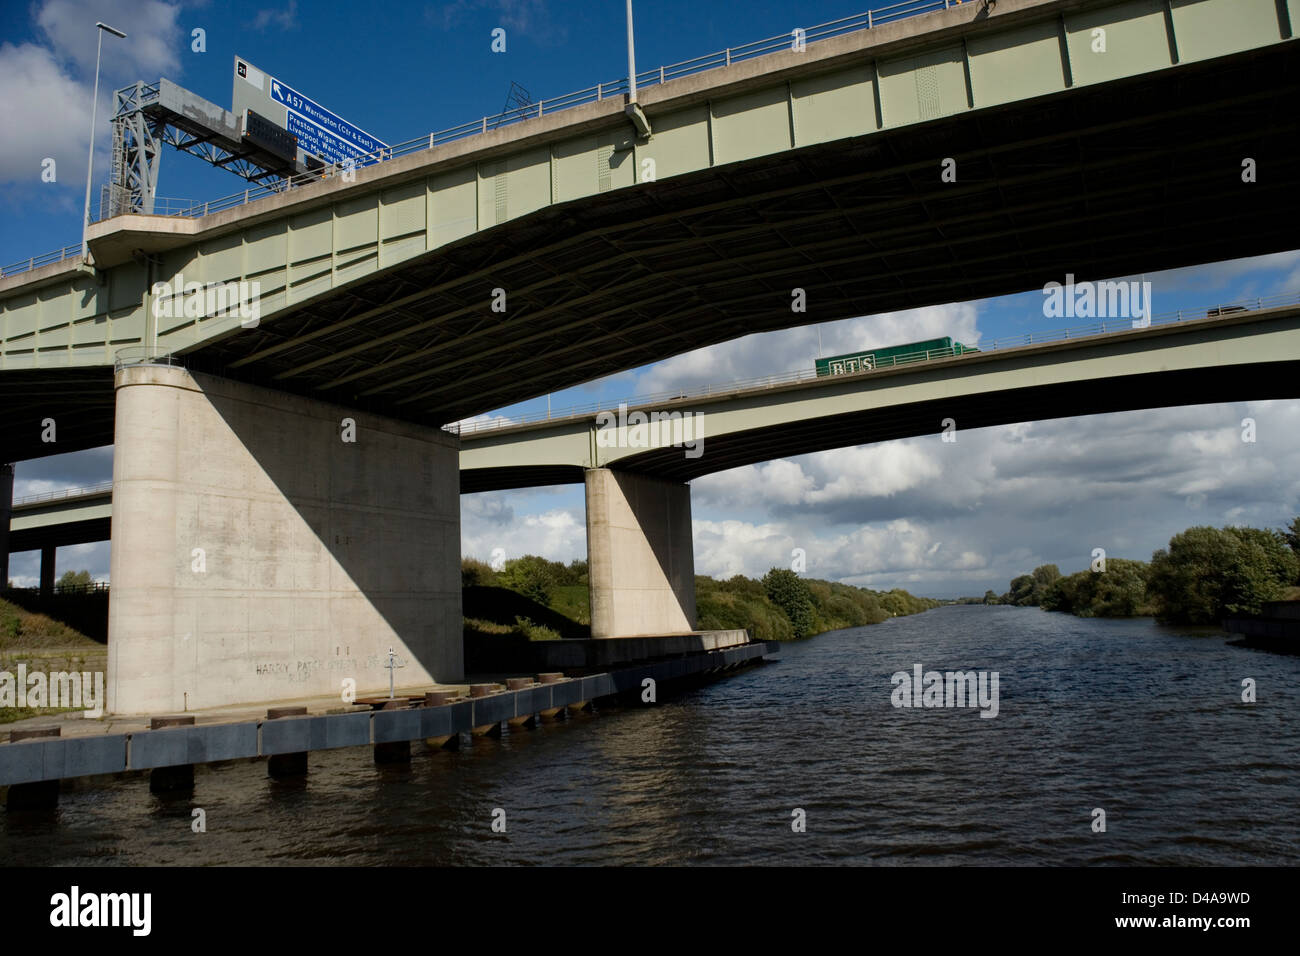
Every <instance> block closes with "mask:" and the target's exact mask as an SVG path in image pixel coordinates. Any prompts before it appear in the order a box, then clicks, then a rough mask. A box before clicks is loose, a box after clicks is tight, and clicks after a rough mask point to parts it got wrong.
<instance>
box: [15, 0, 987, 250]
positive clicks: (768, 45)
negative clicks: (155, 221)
mask: <svg viewBox="0 0 1300 956" xmlns="http://www.w3.org/2000/svg"><path fill="white" fill-rule="evenodd" d="M961 2H962V0H902V2H899V3H891V4H888V5H886V6H883V7H875V8H873V9H871V10H868V11H866V12H865V13H859V14H855V15H854V16H850V17H843V18H841V19H839V20H831V21H829V22H828V23H820V24H817V25H816V26H811V27H806V28H804V27H800V28H797V29H799V30H802V33H803V35H802V37H798V38H796V35H795V30H791V32H790V33H782V34H778V35H777V36H774V37H767V38H766V39H763V40H754V41H752V42H750V43H745V44H742V45H741V46H736V47H727V48H726V49H725V50H718V51H717V52H715V53H709V54H706V55H704V56H697V57H694V58H693V59H690V60H683V61H682V62H680V63H672V64H665V65H664V66H659V67H655V68H653V69H649V70H645V71H644V72H639V73H637V77H636V85H637V89H638V90H641V89H644V88H646V87H650V86H659V85H662V84H664V83H668V82H671V81H672V80H675V79H680V78H681V77H684V76H691V75H693V74H696V73H703V72H706V71H708V70H715V69H718V68H720V67H728V66H731V65H732V64H733V63H739V62H740V61H742V60H750V59H753V58H755V57H759V56H766V55H767V54H769V53H778V52H781V51H784V50H792V49H794V48H795V44H796V43H797V42H801V43H802V44H804V45H805V46H806V45H807V44H809V43H816V42H817V41H819V40H828V39H830V38H832V37H837V36H843V35H844V34H847V33H856V32H858V31H859V30H870V29H872V28H873V27H876V26H879V25H881V24H885V23H892V22H894V21H897V20H904V19H907V18H908V17H913V16H917V15H919V14H922V13H933V12H935V11H938V10H946V9H948V8H949V7H954V6H958V5H960V4H961ZM966 2H972V0H966ZM627 92H628V81H627V78H626V77H624V78H623V79H620V80H613V81H611V82H609V83H597V84H596V85H595V86H589V87H587V88H586V89H585V90H576V91H574V92H572V93H565V94H563V95H561V96H554V97H551V98H550V99H543V100H540V101H538V102H536V103H530V104H529V105H528V106H525V107H519V108H516V109H512V110H507V111H506V112H504V113H497V114H495V115H493V116H484V117H481V118H480V119H476V120H471V121H470V122H467V123H461V124H460V125H458V126H453V127H451V128H449V129H444V130H436V131H434V132H432V133H429V134H427V135H425V136H420V137H417V138H415V139H411V140H407V141H406V142H404V143H398V144H397V145H395V146H389V147H386V148H384V149H381V150H377V151H375V152H373V153H366V154H363V155H361V156H358V157H357V158H356V159H355V160H354V164H355V168H360V167H363V166H368V165H373V164H376V163H382V162H387V161H388V160H390V159H393V158H394V157H397V156H405V155H407V154H408V153H415V152H419V151H420V150H427V149H434V148H435V147H437V146H442V145H446V144H447V143H453V142H456V141H457V140H461V139H465V138H467V137H470V136H477V135H479V134H481V133H488V132H491V131H493V130H497V129H500V128H501V127H503V126H511V125H514V124H515V123H523V122H526V121H528V120H532V119H540V118H541V117H543V116H546V115H548V114H551V113H558V112H560V111H562V110H567V109H572V108H573V107H575V106H583V105H586V104H587V103H596V102H599V101H601V100H606V99H610V98H612V97H619V96H624V95H626V94H627ZM345 171H346V167H345V164H343V163H335V164H333V165H332V166H326V167H325V168H324V169H323V170H313V171H311V172H306V173H299V174H297V175H295V176H292V177H290V178H288V179H282V180H279V181H278V182H275V183H270V184H265V185H253V186H250V187H249V188H248V189H245V190H244V191H243V192H238V193H232V194H231V195H229V196H222V197H221V198H219V199H212V200H207V201H204V202H198V201H190V200H183V199H157V198H155V199H154V212H153V215H155V216H180V217H184V218H190V219H194V218H198V217H201V216H206V215H208V214H209V213H213V212H220V211H221V210H223V209H232V208H234V207H236V206H242V205H244V204H246V203H250V202H253V201H255V200H258V199H264V198H266V197H268V196H275V195H280V194H281V193H284V192H286V191H288V190H292V189H296V188H299V187H301V186H305V185H308V184H310V183H315V182H319V181H320V180H322V179H330V178H333V177H335V176H340V175H342V174H343V173H344V172H345ZM103 218H104V209H103V199H102V196H101V202H100V210H99V219H97V220H96V221H99V220H102V219H103ZM69 249H70V250H72V252H73V253H74V254H75V253H79V252H80V251H81V244H80V243H77V244H76V245H74V246H65V247H64V249H62V250H59V251H57V252H52V253H46V254H45V255H43V256H33V257H32V258H30V259H27V260H26V261H25V262H20V263H16V264H14V265H12V266H5V267H4V268H3V269H0V276H7V275H14V274H17V273H19V272H27V271H30V270H31V269H34V268H36V266H38V265H45V264H46V263H49V262H60V261H62V260H63V259H65V258H70V255H68V254H67V251H68V250H69Z"/></svg>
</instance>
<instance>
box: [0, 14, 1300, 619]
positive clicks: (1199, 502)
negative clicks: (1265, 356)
mask: <svg viewBox="0 0 1300 956" xmlns="http://www.w3.org/2000/svg"><path fill="white" fill-rule="evenodd" d="M867 5H869V4H866V3H864V2H859V3H848V4H846V3H843V2H835V0H805V2H800V3H798V4H795V3H791V2H777V0H754V2H747V3H739V2H713V3H707V4H703V3H696V2H684V0H661V2H650V0H640V2H638V3H637V4H636V11H637V22H636V32H637V67H638V69H639V70H647V69H650V68H653V67H656V66H658V65H660V64H664V63H674V62H679V61H682V60H687V59H690V58H692V57H696V56H700V55H703V54H707V53H711V52H714V51H716V50H719V49H722V48H723V47H726V46H737V45H740V44H743V43H746V42H749V41H753V40H759V39H763V38H765V37H769V36H774V35H777V34H784V33H788V32H789V31H790V30H791V29H792V28H794V27H796V26H802V27H809V26H812V25H814V24H817V23H822V22H826V21H830V20H834V19H837V18H840V17H846V16H850V15H853V14H856V13H859V12H861V10H862V9H864V8H865V6H867ZM3 13H4V17H5V21H4V22H5V23H6V27H7V32H6V34H5V36H4V39H3V40H2V41H0V89H3V90H4V91H5V95H4V97H0V128H3V129H6V130H29V131H31V134H30V135H25V136H6V137H5V138H4V139H3V140H2V141H0V222H2V223H3V228H2V229H0V264H9V263H13V262H17V261H19V260H21V259H24V258H26V257H27V256H30V255H37V254H41V253H44V252H49V251H51V250H54V249H57V248H59V247H60V246H63V245H65V244H67V243H74V242H78V241H79V240H80V216H81V208H82V202H83V195H84V188H85V162H86V148H87V134H88V129H89V119H90V116H89V102H90V84H91V82H92V81H93V70H94V56H95V30H94V23H95V21H96V20H103V21H105V22H107V23H110V24H113V25H114V26H116V27H119V28H120V29H122V30H125V31H126V32H127V33H128V34H129V36H128V39H127V40H125V41H121V40H116V39H113V38H106V39H105V50H104V68H103V80H102V81H101V96H100V102H99V112H98V123H97V129H96V136H97V139H96V143H97V149H98V152H97V155H96V165H95V169H96V177H95V183H96V191H95V195H96V196H97V195H98V185H99V183H101V182H103V181H104V179H105V176H106V172H107V162H106V152H105V151H106V149H107V146H108V136H109V127H108V119H107V117H108V109H109V106H110V104H111V90H112V89H113V88H116V87H120V86H123V85H126V84H127V83H131V82H134V81H136V80H156V79H157V78H158V77H160V76H166V77H168V78H169V79H172V80H174V81H176V82H177V83H179V84H181V85H182V86H184V87H186V88H188V89H191V90H193V91H194V92H196V93H198V94H200V95H202V96H204V97H206V98H207V99H209V100H212V101H213V102H215V103H217V104H219V105H222V106H226V107H228V106H229V105H230V100H231V88H232V82H233V76H232V73H233V60H234V57H235V55H236V54H238V55H240V56H242V57H244V58H246V59H248V60H249V61H250V62H252V63H253V64H255V65H256V66H258V67H259V68H261V69H263V70H265V71H267V72H270V73H271V74H273V75H275V76H276V77H278V78H280V79H282V80H284V81H285V82H286V83H289V84H291V85H292V86H294V87H296V88H297V89H298V90H300V91H301V92H302V93H304V94H306V95H308V96H310V97H312V98H313V99H315V100H316V101H317V102H319V103H320V104H322V105H323V106H325V107H327V108H329V109H331V110H333V111H334V112H336V113H338V114H340V115H341V116H343V117H344V118H345V119H347V120H349V121H350V122H352V123H354V124H355V125H357V126H360V127H362V128H364V129H365V130H367V131H368V132H370V133H372V134H374V135H376V136H379V137H380V138H381V139H384V140H386V141H387V142H389V143H390V144H392V143H399V142H402V141H405V140H409V139H413V138H416V137H423V136H427V135H428V133H429V132H430V131H432V130H441V129H446V128H449V127H452V126H455V125H458V124H460V123H463V122H467V121H470V120H473V119H475V118H477V117H480V116H482V115H484V114H494V113H496V112H498V111H500V110H501V109H502V106H503V104H504V102H505V99H506V95H507V92H508V90H509V87H510V83H511V81H512V80H513V81H516V82H519V83H521V84H522V85H523V86H524V87H526V88H527V89H528V90H529V92H530V93H531V94H532V96H533V98H534V99H539V98H549V97H553V96H557V95H561V94H564V93H568V92H572V91H575V90H579V89H583V88H586V87H590V86H592V85H594V84H595V83H596V82H598V81H600V82H608V81H613V80H617V79H619V78H621V77H623V76H624V75H625V74H626V48H625V34H624V4H623V2H622V0H603V2H600V3H581V4H579V3H556V2H548V0H456V2H452V3H400V2H394V3H372V4H356V3H342V2H308V0H301V2H287V3H268V2H267V0H261V2H247V3H246V2H234V3H226V4H218V3H212V2H208V3H169V2H164V0H104V2H91V0H38V2H35V3H31V4H19V3H8V2H6V3H4V10H3ZM496 27H502V28H504V29H505V30H506V47H507V49H506V52H505V53H504V54H498V53H493V52H492V51H491V49H490V45H491V40H492V37H491V31H492V30H493V29H494V28H496ZM196 28H198V29H202V30H204V31H205V37H204V40H205V44H206V52H202V53H198V52H194V51H193V50H192V44H193V38H192V31H193V30H194V29H196ZM47 157H48V158H53V159H54V160H55V161H56V164H57V165H56V169H57V180H56V182H54V183H45V182H42V181H41V163H42V160H43V159H45V158H47ZM243 188H244V183H243V182H242V181H241V180H239V179H238V178H237V177H235V176H234V175H233V174H231V173H228V172H225V171H221V170H217V169H213V168H211V167H208V166H206V165H205V164H203V163H202V162H200V161H199V160H197V159H195V158H193V157H189V156H185V155H181V154H179V153H176V152H174V151H169V152H166V153H165V154H164V156H163V160H162V167H161V175H160V182H159V188H158V194H159V195H160V196H163V197H174V198H183V199H188V200H194V199H198V200H204V199H216V198H219V197H222V196H226V195H229V194H232V193H235V192H238V191H242V189H243ZM1057 278H1058V280H1061V281H1063V280H1064V278H1065V277H1064V276H1061V277H1057ZM1134 278H1141V277H1134ZM1145 278H1146V279H1147V280H1149V281H1151V282H1152V297H1153V311H1154V312H1156V313H1163V312H1170V311H1174V310H1178V309H1184V310H1188V311H1189V312H1193V313H1194V312H1196V311H1198V310H1199V311H1200V312H1201V314H1203V312H1204V309H1205V307H1206V306H1207V305H1208V304H1213V303H1215V302H1219V301H1232V300H1237V299H1240V298H1244V297H1254V296H1269V295H1277V294H1283V293H1290V294H1296V293H1300V255H1297V254H1296V253H1282V254H1279V255H1275V256H1269V257H1265V258H1263V259H1259V260H1253V261H1248V262H1245V261H1238V262H1232V263H1220V264H1214V265H1208V266H1203V267H1197V268H1191V269H1182V270H1177V271H1174V272H1168V273H1160V274H1152V275H1148V276H1146V277H1145ZM1076 324H1084V323H1083V322H1082V321H1081V320H1065V321H1062V320H1058V319H1051V318H1047V317H1045V315H1044V309H1043V294H1042V292H1041V291H1040V290H1033V291H1029V292H1025V293H1023V294H1020V295H1015V296H1007V297H1003V298H999V299H993V300H986V301H981V302H974V303H951V304H948V305H942V306H935V307H931V308H926V309H920V310H915V311H913V312H907V313H897V314H891V315H885V316H874V317H862V318H857V319H849V320H845V321H842V322H836V323H827V324H825V325H823V326H821V327H820V329H818V328H812V327H810V328H805V329H795V330H788V331H785V332H776V333H769V334H766V335H756V336H750V337H747V338H744V339H740V340H736V341H733V342H730V343H723V344H721V345H718V346H714V347H712V348H710V349H703V350H700V351H699V352H695V353H689V354H687V355H683V356H677V357H675V358H673V359H670V360H668V361H666V362H661V363H657V364H656V365H653V366H649V367H646V368H642V369H635V370H630V371H628V372H626V373H623V374H621V375H617V376H613V377H611V378H608V379H604V380H601V381H598V382H594V383H588V384H587V385H584V386H580V387H577V388H574V389H570V390H568V391H567V392H565V393H561V394H557V395H554V396H552V397H551V404H552V407H553V408H554V409H556V410H559V409H561V408H563V407H566V406H568V405H574V404H586V403H590V402H593V401H597V400H600V401H605V402H608V401H616V400H617V399H619V398H621V397H628V396H635V395H638V394H646V393H651V392H656V391H660V390H663V389H667V388H676V387H689V386H692V385H701V384H707V383H717V382H726V381H733V380H738V379H743V378H751V377H754V376H759V375H764V374H769V373H779V372H785V371H790V370H793V369H796V368H807V367H811V364H812V360H813V358H814V357H815V355H816V354H818V349H819V344H818V343H819V334H820V349H821V353H822V354H831V353H835V352H845V351H849V350H851V349H855V348H859V347H862V346H868V345H889V344H895V343H899V342H905V341H914V340H917V339H921V338H927V337H931V336H937V335H952V336H953V337H955V338H958V339H960V340H962V341H966V342H987V341H989V340H990V339H994V338H998V337H1003V336H1009V335H1018V334H1023V333H1025V332H1032V331H1043V330H1048V329H1054V328H1060V327H1062V326H1066V325H1076ZM545 408H546V399H545V398H539V399H536V400H534V401H532V402H529V403H525V404H524V405H523V406H520V407H517V408H513V409H507V410H504V413H505V414H515V413H517V412H520V411H529V412H531V411H538V410H544V409H545ZM1247 415H1251V416H1253V417H1257V418H1258V419H1259V421H1260V439H1259V444H1258V445H1255V446H1250V447H1243V446H1242V443H1241V442H1240V440H1239V439H1238V438H1237V437H1236V436H1237V431H1238V430H1239V423H1240V420H1241V419H1242V418H1243V417H1245V416H1247ZM936 442H937V438H935V439H912V440H909V441H906V442H895V443H888V444H885V445H877V446H864V447H861V448H849V449H841V450H838V451H834V452H827V453H822V454H820V455H811V456H804V457H803V458H799V459H791V460H788V461H780V462H772V463H768V464H765V465H758V466H752V467H749V468H742V469H736V470H734V471H732V472H726V473H723V474H720V475H715V476H710V477H708V478H705V479H701V480H700V481H697V482H696V483H694V485H693V489H694V493H693V505H694V517H695V522H696V528H695V532H696V540H695V546H696V562H697V570H698V571H699V572H700V573H707V574H720V575H726V574H731V573H736V572H744V573H748V574H762V573H763V571H765V570H766V568H767V567H770V566H771V565H773V564H788V563H789V553H790V551H791V549H792V548H794V547H803V548H804V549H805V550H806V551H807V552H808V559H809V573H810V574H814V575H817V576H823V577H831V578H836V579H842V580H848V581H851V582H853V583H859V584H865V585H868V586H871V587H891V586H904V587H908V588H910V589H912V590H915V591H918V592H920V593H929V594H935V595H940V596H947V595H956V594H962V593H982V592H983V591H984V590H985V588H986V587H992V588H994V589H996V590H998V591H1002V590H1005V588H1006V582H1007V580H1008V578H1009V576H1011V575H1012V574H1015V573H1020V572H1021V571H1024V570H1028V569H1030V568H1032V567H1033V566H1034V565H1035V564H1037V563H1041V562H1043V561H1054V562H1058V563H1060V564H1061V566H1062V569H1063V570H1075V569H1078V568H1081V567H1084V566H1086V564H1087V556H1088V555H1089V553H1090V551H1091V548H1092V547H1093V546H1098V545H1099V544H1104V545H1108V553H1111V554H1114V555H1117V556H1125V557H1138V558H1144V559H1145V558H1149V556H1150V553H1151V551H1152V550H1153V549H1154V548H1156V547H1160V546H1162V545H1163V544H1165V542H1167V540H1168V537H1169V536H1170V535H1171V534H1172V533H1174V532H1176V531H1179V530H1181V529H1182V528H1184V527H1187V526H1188V525H1192V524H1227V523H1254V524H1259V525H1264V526H1276V525H1280V524H1282V523H1284V522H1285V521H1287V520H1289V518H1290V516H1291V515H1293V514H1295V513H1296V512H1297V511H1300V478H1298V477H1297V476H1300V403H1289V402H1279V403H1256V404H1254V405H1250V406H1246V405H1240V406H1226V405H1225V406H1197V407H1193V408H1188V409H1175V410H1169V411H1150V412H1134V413H1128V414H1123V415H1111V416H1096V417H1091V418H1087V419H1076V420H1069V421H1064V422H1046V423H1037V424H1031V425H1024V426H1007V427H1006V428H997V429H983V430H980V431H978V432H970V433H968V434H966V435H964V436H962V438H961V440H960V441H959V442H957V443H956V444H955V445H945V446H942V447H938V446H937V445H936V444H935V443H936ZM1252 456H1253V457H1252ZM111 461H112V458H111V450H99V451H96V452H89V453H84V454H81V455H72V456H58V457H55V458H50V459H41V460H38V461H32V462H23V463H20V464H19V466H18V471H17V479H18V480H17V487H16V488H15V494H16V495H17V496H22V495H24V494H33V493H38V492H41V491H45V490H50V489H53V488H57V487H64V486H69V485H80V484H92V483H95V482H98V481H101V480H105V479H107V478H110V477H111ZM1066 462H1068V463H1069V465H1068V467H1063V464H1062V463H1066ZM955 501H956V502H960V503H962V504H961V506H960V507H955V506H954V502H955ZM462 520H463V528H462V539H463V550H464V552H465V553H466V554H476V555H478V556H480V557H486V556H488V555H489V554H491V552H492V550H493V548H494V547H497V546H504V547H506V548H507V551H508V553H510V554H517V553H524V552H527V551H532V552H534V553H542V554H546V555H547V556H548V557H552V558H556V559H560V560H569V559H571V558H573V557H579V556H582V555H583V554H585V531H584V525H583V502H582V492H581V489H580V488H578V487H572V488H560V489H537V490H530V491H517V492H501V493H492V494H485V495H472V496H466V497H465V498H464V499H463V507H462ZM59 560H60V565H61V567H64V568H65V567H78V568H79V567H88V568H89V569H90V570H91V571H92V572H93V573H94V574H95V575H96V576H97V577H99V578H104V577H106V575H107V571H108V546H107V544H100V545H91V546H85V547H78V548H68V549H63V551H62V552H61V553H60V557H59ZM36 574H37V567H36V556H35V555H32V554H27V555H15V557H14V559H13V561H12V562H11V576H12V577H13V578H15V580H16V581H18V582H19V583H24V582H32V581H33V580H34V579H35V577H36Z"/></svg>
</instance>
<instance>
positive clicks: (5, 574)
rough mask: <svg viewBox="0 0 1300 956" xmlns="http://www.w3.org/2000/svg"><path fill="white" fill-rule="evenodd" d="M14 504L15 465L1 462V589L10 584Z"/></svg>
mask: <svg viewBox="0 0 1300 956" xmlns="http://www.w3.org/2000/svg"><path fill="white" fill-rule="evenodd" d="M13 504H14V466H13V465H10V464H6V463H5V462H0V590H4V589H5V588H6V587H8V586H9V520H10V511H11V509H12V508H13Z"/></svg>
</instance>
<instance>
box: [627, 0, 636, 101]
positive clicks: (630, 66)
mask: <svg viewBox="0 0 1300 956" xmlns="http://www.w3.org/2000/svg"><path fill="white" fill-rule="evenodd" d="M627 101H628V102H629V103H635V102H636V44H635V43H634V42H633V41H632V0H627Z"/></svg>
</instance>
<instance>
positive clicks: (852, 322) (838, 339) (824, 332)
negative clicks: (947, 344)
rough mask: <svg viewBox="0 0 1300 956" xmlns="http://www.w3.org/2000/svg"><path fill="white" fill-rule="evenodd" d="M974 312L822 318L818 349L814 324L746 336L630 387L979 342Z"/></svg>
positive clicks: (686, 356)
mask: <svg viewBox="0 0 1300 956" xmlns="http://www.w3.org/2000/svg"><path fill="white" fill-rule="evenodd" d="M976 315H977V310H976V307H975V306H974V305H972V304H965V303H959V304H952V305H936V306H928V307H926V308H924V309H910V310H908V311H906V312H885V313H881V314H880V315H871V316H863V317H860V318H855V319H843V320H841V321H839V322H825V323H822V325H821V326H820V343H821V344H820V347H819V345H818V342H819V338H818V326H802V327H800V328H797V329H784V330H781V331H779V332H763V333H758V334H755V335H747V336H745V337H744V338H740V339H732V340H731V341H729V342H720V343H719V344H717V345H710V346H708V347H707V348H702V349H696V350H695V351H692V352H685V353H683V354H681V355H675V356H673V357H672V358H670V359H667V360H665V361H663V362H659V363H658V364H656V365H653V366H651V367H650V368H648V369H646V370H644V371H643V372H641V373H640V374H639V375H638V376H637V378H636V381H635V383H634V384H633V386H632V387H633V388H634V389H635V391H636V394H637V395H653V394H656V393H658V392H668V391H674V390H677V389H684V388H692V387H696V386H700V385H717V384H726V383H729V382H740V381H745V380H748V379H753V378H761V377H763V376H766V375H779V374H781V373H784V372H792V371H800V370H803V371H811V370H812V368H813V361H814V359H816V358H817V357H818V356H819V355H836V354H839V353H842V352H849V351H853V350H854V349H860V348H864V347H870V346H887V345H898V344H901V343H904V342H915V341H918V340H920V339H929V338H938V337H941V336H945V335H950V336H952V337H953V338H954V339H957V340H958V341H959V342H965V343H966V344H968V345H975V344H978V342H979V331H978V330H977V329H976V327H975V320H976Z"/></svg>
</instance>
